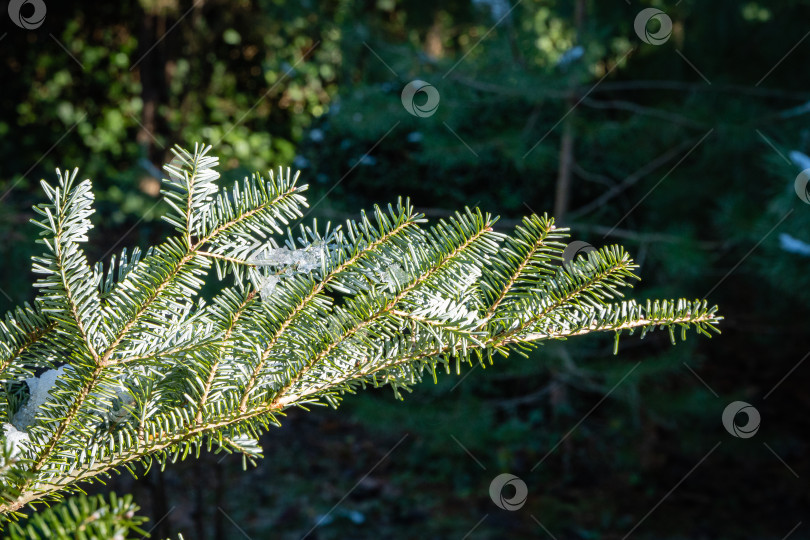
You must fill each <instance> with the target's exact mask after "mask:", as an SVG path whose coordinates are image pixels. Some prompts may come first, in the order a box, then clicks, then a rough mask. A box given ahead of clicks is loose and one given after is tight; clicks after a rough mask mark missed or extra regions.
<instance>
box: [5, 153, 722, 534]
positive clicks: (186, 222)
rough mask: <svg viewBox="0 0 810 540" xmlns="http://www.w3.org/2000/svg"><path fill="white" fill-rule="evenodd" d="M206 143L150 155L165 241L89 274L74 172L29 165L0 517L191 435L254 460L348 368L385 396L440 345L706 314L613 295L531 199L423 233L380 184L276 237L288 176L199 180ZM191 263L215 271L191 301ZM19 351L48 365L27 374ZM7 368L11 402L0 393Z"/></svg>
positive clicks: (606, 263)
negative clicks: (38, 232)
mask: <svg viewBox="0 0 810 540" xmlns="http://www.w3.org/2000/svg"><path fill="white" fill-rule="evenodd" d="M209 151H210V147H206V146H203V145H196V146H195V149H194V151H193V152H189V151H185V150H183V149H180V148H177V149H176V150H175V155H176V156H177V157H176V159H175V160H174V161H173V162H172V163H171V164H169V165H168V166H167V167H166V171H167V173H168V178H167V179H165V180H164V189H163V193H164V196H165V198H166V200H167V201H168V202H169V205H170V207H171V210H170V211H169V213H168V214H167V215H166V220H167V221H168V222H169V223H170V224H172V225H173V226H174V228H175V230H176V231H177V235H178V236H175V237H170V238H168V239H167V240H166V241H165V242H164V243H162V244H160V245H158V246H154V247H151V248H149V249H148V250H147V251H146V252H145V253H144V254H143V256H142V255H141V252H140V251H139V250H137V249H136V250H134V251H132V253H131V256H129V257H128V256H127V252H126V251H123V252H122V253H121V255H120V257H119V258H118V259H117V261H118V262H117V264H116V258H115V257H113V258H112V260H111V262H110V264H109V266H108V267H107V270H106V272H105V268H104V265H103V263H101V262H99V263H97V264H96V266H95V267H93V268H91V267H90V266H89V265H88V264H87V260H86V257H85V255H84V253H83V252H82V250H81V249H80V247H79V246H80V244H81V242H84V241H86V240H87V232H88V231H89V229H90V227H91V225H90V221H89V216H90V215H91V213H92V211H93V210H92V201H93V197H92V192H91V190H90V182H89V181H88V180H85V181H83V182H80V183H76V182H75V178H76V174H77V173H76V171H73V172H72V173H71V174H67V173H64V174H63V173H62V172H61V171H57V175H58V180H59V182H58V185H57V186H55V187H51V186H49V185H48V184H46V183H44V182H43V187H44V189H45V193H46V195H47V197H48V199H49V202H48V203H46V204H43V205H39V206H38V207H37V213H38V214H39V215H40V216H41V217H42V219H40V220H39V221H38V222H36V223H37V224H38V226H39V227H40V228H42V229H43V233H42V234H43V238H42V240H40V242H42V243H43V244H44V246H45V248H46V250H45V253H44V254H43V255H41V256H39V257H36V258H35V259H34V269H35V271H36V272H38V273H40V274H41V275H42V277H41V278H40V279H39V280H38V281H37V283H36V285H37V287H38V288H39V289H40V290H41V292H40V295H39V296H38V297H37V300H36V302H35V303H34V305H33V306H28V305H26V306H24V307H21V308H18V309H17V310H15V311H13V312H12V313H10V314H8V315H7V316H6V318H5V322H4V323H2V324H0V382H1V383H2V384H3V387H4V390H3V392H2V399H1V400H0V417H1V418H2V423H3V427H4V435H5V440H4V443H3V447H2V452H0V479H2V489H1V490H0V497H1V498H2V499H1V500H0V512H2V513H3V514H4V516H5V517H6V518H9V517H13V516H14V515H15V512H17V511H18V510H19V509H21V508H22V507H23V506H25V505H26V504H29V503H32V502H37V501H48V500H54V499H56V498H59V497H60V496H61V495H62V494H64V493H66V492H71V491H75V490H77V489H78V487H77V483H78V482H80V481H83V480H92V479H98V478H100V477H103V476H104V475H109V474H110V471H113V470H115V469H116V468H118V467H124V468H127V469H129V470H130V471H134V469H133V467H134V464H135V463H137V462H140V463H142V464H144V465H146V466H149V465H151V464H152V462H153V460H157V462H158V463H160V464H161V465H163V464H165V462H166V461H167V460H169V459H178V458H185V457H186V456H187V455H188V454H190V453H192V452H193V453H195V454H199V452H200V451H202V449H209V450H211V449H218V450H221V451H228V452H234V451H235V452H238V453H241V454H242V455H243V456H244V457H245V458H246V459H250V460H252V459H255V458H257V457H260V456H261V449H260V447H259V446H258V442H257V440H258V438H259V436H260V435H261V433H262V432H263V431H265V430H266V429H267V428H268V427H269V425H270V424H275V425H278V424H279V417H280V416H282V415H283V414H284V411H285V410H286V409H287V408H289V407H292V406H298V407H304V408H306V407H307V406H308V405H311V404H324V403H327V404H331V405H333V406H336V405H337V404H338V403H339V401H340V400H341V399H342V397H343V396H344V395H345V394H346V393H352V392H355V391H357V390H358V389H359V388H362V387H365V386H366V385H372V386H380V385H384V384H387V385H390V386H391V387H392V388H393V389H394V391H395V393H397V395H398V392H399V391H400V390H403V389H404V390H407V389H408V388H409V387H410V386H411V385H413V384H415V383H416V382H419V381H420V380H421V379H422V376H423V374H424V373H425V372H429V373H431V374H432V376H433V377H434V379H435V377H436V370H437V369H438V368H440V367H443V368H444V369H445V371H447V372H448V373H449V372H450V366H451V363H452V362H453V361H455V369H456V372H459V371H460V365H461V363H462V362H466V363H470V364H471V363H472V362H473V357H475V358H477V360H478V361H479V362H481V363H483V362H484V359H485V358H488V359H489V361H490V362H492V356H493V353H495V352H498V353H500V354H503V355H506V354H508V353H509V352H510V351H517V352H524V351H525V350H527V349H528V348H531V347H533V346H535V345H536V344H537V343H540V342H542V341H544V340H548V339H565V338H568V337H571V336H576V335H582V334H587V333H590V332H597V331H612V332H614V333H615V335H616V337H617V340H618V336H619V335H620V333H621V332H623V331H625V330H627V331H628V332H630V333H632V332H633V331H635V330H636V329H640V330H641V332H642V337H643V335H644V334H646V332H647V331H650V330H653V329H656V328H667V329H668V330H669V332H670V335H671V336H672V338H673V340H674V330H675V329H676V328H678V327H680V328H681V330H682V339H683V338H685V330H686V329H687V328H694V329H695V330H696V331H698V332H699V333H702V334H705V335H710V332H712V331H717V329H716V326H717V324H718V322H719V320H720V317H719V316H718V315H717V312H716V308H715V307H713V308H709V307H708V305H707V304H706V302H705V301H694V302H689V301H686V300H669V301H660V302H659V301H648V302H646V303H645V304H644V305H641V304H638V303H636V302H634V301H632V300H619V301H617V299H620V298H621V297H622V294H621V292H620V290H619V289H621V288H625V287H629V286H631V281H632V280H634V279H638V278H637V276H636V275H635V274H634V270H635V269H636V265H635V264H634V263H633V261H632V260H631V258H630V257H629V255H628V254H627V253H626V252H625V251H623V250H622V249H621V248H619V247H617V246H611V247H606V248H602V249H600V250H598V251H596V252H593V253H590V254H589V255H588V258H587V260H582V259H578V260H575V261H563V260H562V254H563V250H564V248H565V242H564V241H565V238H566V237H567V230H565V229H557V228H556V227H555V226H554V222H553V220H552V219H551V218H549V217H547V216H530V217H527V218H525V219H524V220H523V222H522V223H521V225H520V226H518V227H517V228H516V229H515V231H514V233H513V234H511V235H504V234H501V233H499V232H496V231H494V230H493V225H494V223H495V219H493V218H492V217H491V216H489V215H488V214H483V213H482V212H481V211H479V210H477V209H475V210H470V209H467V210H465V212H464V213H457V214H456V215H455V216H453V217H452V218H449V219H446V220H441V221H439V222H438V223H436V224H435V225H433V226H432V227H427V228H426V227H425V226H424V223H425V221H426V220H425V219H424V216H422V215H421V214H418V213H416V212H415V211H414V210H413V208H412V207H411V206H410V204H409V203H408V202H403V201H399V202H398V203H397V204H396V205H389V206H388V208H387V210H383V209H381V208H379V207H375V208H374V211H373V212H371V213H370V214H367V213H362V214H361V217H360V219H359V220H358V221H349V222H347V223H346V224H345V226H344V227H338V228H335V229H331V228H330V226H327V228H326V229H325V230H324V231H320V230H319V229H318V227H317V223H316V224H314V225H313V226H312V227H305V226H302V227H301V229H300V236H299V237H298V238H294V237H293V233H292V230H291V229H290V228H288V226H289V225H290V224H291V223H292V222H293V221H294V220H296V219H298V218H300V217H301V216H302V212H301V209H302V208H304V207H306V204H307V203H306V200H305V199H304V197H303V195H302V194H301V192H302V191H303V189H305V187H306V186H298V185H297V178H298V175H297V174H296V175H291V173H290V171H289V170H287V171H286V172H285V171H284V170H282V169H279V171H278V174H273V173H272V172H271V173H270V174H269V178H268V179H265V178H263V177H262V176H260V175H258V174H256V175H253V176H252V177H250V178H245V179H244V180H243V181H242V182H241V183H239V182H237V183H235V184H234V185H233V187H232V188H231V189H223V190H220V189H219V188H218V186H217V184H216V180H217V178H218V177H219V174H218V173H217V172H216V171H215V170H214V167H215V166H216V165H217V160H216V158H214V157H211V156H209V155H208V152H209ZM285 229H286V230H285ZM285 232H286V236H287V239H286V240H285V241H284V245H283V246H282V247H279V244H278V243H277V241H276V240H275V235H283V234H284V233H285ZM562 263H565V264H562ZM212 268H215V269H216V274H217V276H218V277H219V278H220V279H225V278H226V277H227V276H228V275H231V274H232V275H233V283H232V284H231V285H227V286H224V287H223V288H222V289H221V291H220V292H219V293H218V294H217V295H216V296H215V297H214V298H213V299H212V300H211V301H210V302H206V301H204V300H202V299H201V297H200V289H201V287H202V285H203V283H204V282H205V279H206V278H207V277H208V276H209V274H211V269H212ZM37 368H50V369H51V371H46V372H45V373H43V374H42V375H41V376H40V377H39V378H33V377H31V376H32V375H33V373H34V370H35V369H37ZM57 368H58V371H53V370H54V369H57ZM46 379H47V380H49V381H53V384H52V385H51V386H48V385H47V384H45V382H44V381H45V380H46ZM23 381H26V384H27V385H28V386H29V387H30V389H31V396H30V397H29V398H28V402H27V403H20V399H19V398H16V397H14V396H13V395H12V394H11V391H10V389H11V385H14V384H16V385H18V386H19V385H20V384H21V383H22V382H23ZM15 395H16V394H15ZM23 413H24V414H23Z"/></svg>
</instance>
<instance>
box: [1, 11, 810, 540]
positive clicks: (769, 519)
mask: <svg viewBox="0 0 810 540" xmlns="http://www.w3.org/2000/svg"><path fill="white" fill-rule="evenodd" d="M45 2H46V5H47V16H46V19H45V21H44V23H43V24H42V25H41V26H39V27H38V28H34V29H28V30H25V29H22V28H19V27H17V26H15V25H14V24H13V23H12V22H11V19H10V18H9V16H7V10H6V9H5V8H6V5H7V4H6V3H3V6H2V7H3V9H2V10H0V36H2V37H1V38H0V81H2V82H0V85H2V86H0V88H2V90H1V91H0V110H2V117H0V260H2V266H0V288H2V293H1V294H0V310H2V311H6V310H8V309H11V308H12V307H13V306H14V305H16V304H18V303H21V302H23V301H26V300H30V299H31V298H33V294H34V292H33V290H32V288H31V287H30V283H31V282H32V281H33V276H32V274H31V272H30V257H31V255H32V254H34V253H36V248H37V246H36V244H34V242H33V239H34V237H35V234H36V231H35V230H34V227H33V226H32V225H31V224H29V223H28V220H29V219H30V218H31V217H33V213H32V211H31V206H32V205H33V204H36V203H37V202H39V201H41V200H42V193H41V191H40V188H39V185H38V180H39V179H40V178H47V179H49V180H53V178H54V168H55V167H57V166H59V167H63V168H73V167H76V166H77V167H79V168H80V175H81V176H82V177H90V178H91V179H93V181H94V188H95V193H96V197H97V213H96V214H95V216H94V223H95V225H96V228H95V230H94V231H93V234H92V237H91V242H90V244H89V245H88V251H89V255H90V259H91V260H99V259H105V260H106V259H108V258H109V256H110V254H112V253H114V252H115V253H117V252H119V251H120V250H121V249H122V248H124V247H127V248H129V249H131V248H132V247H134V246H140V247H141V248H145V247H146V246H148V245H150V244H153V243H156V242H159V241H160V239H161V238H162V237H163V236H164V235H166V234H167V233H168V231H169V227H168V225H166V224H164V223H163V222H161V221H160V215H161V213H162V212H163V210H164V209H165V205H164V204H163V203H161V202H160V200H159V180H158V178H159V177H160V172H159V168H160V166H161V164H162V163H164V162H166V161H168V160H169V159H170V157H171V154H170V153H169V148H170V147H171V146H172V145H174V144H181V145H184V146H189V145H192V146H193V143H194V142H195V141H201V142H205V143H209V144H214V146H215V148H214V152H215V153H216V154H217V155H219V156H220V158H221V170H222V171H223V173H224V174H223V177H224V179H226V180H227V181H233V180H236V179H239V178H241V177H242V176H244V175H245V174H248V173H249V172H251V171H254V170H267V169H269V168H275V167H277V166H279V165H283V166H293V167H295V168H300V169H301V170H302V177H303V180H304V181H305V182H306V183H309V184H310V191H309V199H310V202H311V204H312V205H313V210H312V212H311V214H310V216H309V217H308V218H307V219H310V218H312V217H318V218H319V221H321V220H329V219H331V220H333V221H341V220H343V219H345V218H347V217H356V216H357V215H358V212H359V210H360V209H361V208H368V207H369V206H370V205H371V204H373V203H387V202H392V201H394V200H395V199H396V197H397V196H399V195H404V196H410V197H411V198H412V200H413V202H414V203H415V205H416V206H417V207H418V208H420V209H421V210H422V211H424V212H425V213H426V214H427V215H428V216H430V217H432V218H436V217H440V216H442V215H447V214H448V213H450V212H452V211H455V210H457V209H460V208H462V207H463V206H465V205H470V206H473V205H478V206H481V207H482V208H483V209H485V210H488V211H492V212H494V213H497V214H499V215H500V216H502V221H501V222H500V224H501V226H502V229H503V230H504V231H508V230H509V228H511V226H512V225H513V224H514V223H515V221H516V220H517V219H519V218H520V217H521V216H522V215H525V214H528V213H531V212H538V213H542V212H546V211H548V212H549V213H552V214H553V215H555V216H556V217H557V218H558V222H559V223H561V224H562V225H565V226H569V227H571V229H572V238H574V239H577V240H583V241H586V242H589V243H591V244H593V245H595V246H602V245H607V244H612V243H621V244H623V245H624V246H626V247H627V249H628V250H629V251H630V252H631V253H632V254H633V255H634V256H635V258H636V261H637V262H638V263H639V264H640V265H641V268H640V274H641V276H642V278H643V281H642V282H641V283H640V284H639V285H638V286H637V287H636V289H635V290H634V291H632V292H633V295H634V297H636V298H639V299H645V298H648V297H670V298H671V297H675V298H678V297H687V298H690V299H694V298H704V297H705V298H707V299H708V300H709V301H710V303H711V304H718V305H719V306H720V309H721V314H722V315H723V316H724V317H725V319H724V320H723V321H722V324H721V329H722V332H723V333H722V334H721V335H720V336H718V337H715V338H713V339H711V340H707V339H705V338H703V337H698V336H697V335H695V334H693V333H690V334H689V335H688V339H687V341H685V342H683V343H681V342H679V343H678V345H677V346H675V347H672V346H671V344H670V343H669V338H668V336H667V335H666V333H665V332H663V333H654V334H651V335H648V336H647V338H646V339H645V340H643V341H641V340H639V338H638V337H637V336H633V337H624V338H623V339H622V341H621V344H620V350H619V354H618V355H617V356H613V354H612V336H609V335H605V336H588V337H585V338H581V339H576V340H574V341H571V342H554V343H550V344H548V345H546V346H544V347H542V348H541V349H539V350H538V351H536V352H535V353H533V354H531V355H530V357H529V358H522V357H520V356H517V355H515V356H513V357H511V358H509V359H505V360H501V361H498V362H497V363H496V364H495V365H494V366H489V367H487V368H486V370H484V369H482V368H481V367H480V366H479V367H475V368H473V369H470V368H466V369H465V371H463V372H462V374H461V376H456V375H455V374H453V375H450V376H443V377H441V378H440V379H439V383H438V384H437V385H433V384H432V383H430V382H426V383H424V384H423V385H421V386H419V387H418V388H417V389H416V390H415V391H414V392H413V393H412V394H410V395H407V396H406V399H405V401H404V402H400V401H397V400H396V399H394V397H393V396H392V393H391V391H390V390H387V389H383V390H379V391H367V392H365V393H363V394H361V395H358V396H349V397H348V398H347V399H346V402H345V404H344V405H343V406H342V407H341V408H340V409H338V410H337V411H334V410H331V409H326V408H323V409H316V410H314V411H312V412H310V413H303V412H301V411H293V412H291V414H290V415H289V417H288V419H287V421H286V423H285V425H284V427H282V428H280V429H276V430H274V431H271V432H270V433H268V434H267V435H266V436H265V437H264V439H263V441H262V442H263V446H264V449H265V454H266V458H265V459H264V461H262V462H260V464H259V465H258V467H257V468H254V469H251V470H249V471H248V472H242V471H241V460H240V458H239V457H238V456H227V457H225V458H224V459H223V458H222V456H213V455H205V456H203V457H202V458H201V459H200V460H197V461H195V460H188V461H186V462H182V463H177V464H171V465H169V466H167V468H166V470H165V472H162V473H161V472H158V471H157V470H153V471H152V472H150V474H149V475H147V476H146V477H145V478H144V479H140V480H137V481H135V480H132V479H131V478H130V477H129V475H128V473H124V474H122V475H120V476H114V478H113V479H112V480H111V481H109V483H108V484H109V486H110V488H111V489H115V490H117V491H119V492H124V491H132V492H134V493H135V494H136V499H137V500H138V501H139V503H140V504H141V506H142V507H143V512H144V513H145V514H146V515H149V516H150V517H151V518H152V521H151V522H150V523H149V524H148V525H147V527H146V528H147V529H148V528H150V527H153V531H152V532H153V537H165V536H167V535H169V534H176V533H177V532H183V533H184V534H185V536H186V538H255V539H258V538H285V539H286V538H302V537H304V536H306V537H307V538H311V539H314V538H318V539H328V538H420V539H428V538H430V539H433V538H436V539H443V538H470V539H484V538H556V539H567V538H571V539H612V538H626V537H628V536H629V537H632V538H668V539H669V538H671V539H678V538H698V539H704V538H705V539H713V538H774V539H784V538H791V539H798V538H810V520H808V519H807V518H808V508H810V497H809V496H808V491H807V487H806V479H807V478H808V477H809V476H810V462H809V461H808V457H807V456H808V436H807V433H808V427H809V426H808V424H810V422H809V421H808V414H807V413H808V405H810V399H809V398H808V393H807V392H806V390H805V389H806V387H807V384H808V379H810V362H805V358H806V357H807V355H808V350H810V343H809V342H808V341H809V340H808V339H807V331H806V328H807V322H806V321H807V319H808V315H809V314H810V313H809V310H808V307H807V305H808V299H810V287H809V286H808V285H810V273H809V272H808V270H807V268H808V262H810V258H808V256H809V255H810V245H808V244H810V205H808V204H806V203H805V202H803V201H802V200H801V199H800V198H799V196H797V194H796V191H795V190H794V179H795V178H796V175H797V174H798V173H799V172H800V171H801V170H802V169H804V168H807V167H810V159H809V160H808V161H807V162H802V161H801V155H800V154H797V152H799V153H807V154H810V130H808V129H807V116H808V113H810V75H808V65H810V39H808V38H810V29H809V28H808V23H807V21H810V2H808V1H783V2H732V1H716V2H711V3H709V2H698V1H697V0H681V1H679V2H675V1H670V2H656V3H655V4H654V5H655V7H657V8H660V9H661V10H662V11H663V12H665V14H666V16H668V17H669V18H670V20H671V21H672V33H671V35H670V36H669V38H668V39H666V40H665V42H664V43H661V44H659V45H654V44H648V43H645V42H644V41H643V40H642V39H640V37H639V35H637V33H636V31H635V30H634V25H633V23H634V20H635V18H636V16H637V14H638V13H639V12H640V11H641V10H642V9H644V8H648V7H651V5H652V4H651V3H650V2H638V1H636V0H634V1H629V0H628V1H622V0H616V1H611V2H597V1H596V0H576V1H573V2H556V1H553V0H523V1H520V2H517V1H515V0H501V1H495V0H492V1H489V2H483V1H481V2H475V3H474V2H471V1H469V0H464V1H461V0H456V1H447V2H431V1H427V0H376V1H372V0H367V1H357V2H351V1H345V0H342V1H321V2H317V1H314V0H309V1H299V2H292V1H289V2H288V1H284V0H263V1H247V0H245V1H234V2H225V1H222V0H197V1H196V2H194V3H193V4H192V2H190V1H187V0H141V1H140V2H102V3H96V2H92V3H91V2H56V1H55V0H45ZM510 9H511V11H509V10H510ZM23 10H31V11H33V8H32V7H31V6H24V7H23ZM31 11H24V12H23V15H24V16H28V15H30V12H31ZM507 12H508V14H506V13H507ZM657 25H658V23H656V22H655V21H651V22H650V23H649V25H648V27H647V30H649V31H650V32H653V33H655V32H656V31H657V30H658V26H657ZM577 53H581V54H579V55H578V54H577ZM416 79H419V80H424V81H427V82H429V83H430V84H432V85H433V86H434V87H435V88H436V89H437V91H438V92H439V94H440V98H441V99H440V104H439V106H438V108H437V109H436V111H435V114H432V115H430V116H426V117H421V118H420V117H416V116H412V115H410V114H408V112H407V111H406V110H405V108H404V107H403V105H402V103H401V99H400V92H401V91H402V89H403V87H404V86H405V85H406V84H407V83H408V82H410V81H412V80H416ZM420 100H424V94H419V95H417V97H416V102H417V104H420V103H421V101H420ZM796 242H800V243H799V244H797V243H796ZM802 243H803V244H802ZM791 245H794V246H796V245H798V246H799V247H798V248H797V249H796V248H794V249H790V246H791ZM738 400H740V401H744V402H746V403H749V404H750V405H752V406H753V407H754V408H755V409H756V410H757V411H758V412H759V413H760V416H761V425H760V428H759V431H758V432H757V433H756V434H755V435H754V436H753V437H750V438H740V437H734V436H732V435H731V434H730V433H729V432H728V431H726V429H724V427H723V425H722V423H721V415H722V412H723V410H724V409H725V408H726V406H727V405H729V404H730V403H732V402H733V401H738ZM738 421H739V423H744V421H745V416H744V415H740V416H739V417H738ZM538 463H540V464H539V466H538ZM503 472H508V473H511V474H514V475H516V476H518V477H519V478H520V479H522V480H523V481H524V482H525V483H526V485H527V489H528V498H527V501H526V504H525V506H523V507H522V508H521V509H519V510H517V511H513V512H509V511H505V510H501V509H499V508H498V507H497V506H496V505H495V504H494V503H493V501H492V500H491V499H490V496H489V492H488V490H489V485H490V482H491V481H492V479H493V478H494V477H496V476H497V475H498V474H500V473H503ZM88 489H90V488H88ZM92 489H94V490H98V489H103V486H102V487H93V488H92ZM508 490H509V488H506V490H505V491H504V493H505V494H506V495H508V494H509V493H508ZM324 516H326V518H325V519H323V520H322V521H320V520H321V518H323V517H324ZM319 521H320V526H318V527H317V528H314V527H315V525H316V523H318V522H319ZM802 522H804V523H802ZM465 535H466V536H465Z"/></svg>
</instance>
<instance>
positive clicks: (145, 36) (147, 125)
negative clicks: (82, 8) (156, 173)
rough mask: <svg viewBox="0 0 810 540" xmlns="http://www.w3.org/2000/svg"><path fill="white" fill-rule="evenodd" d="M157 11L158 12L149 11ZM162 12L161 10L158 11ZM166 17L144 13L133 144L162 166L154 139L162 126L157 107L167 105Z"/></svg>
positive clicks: (139, 38)
mask: <svg viewBox="0 0 810 540" xmlns="http://www.w3.org/2000/svg"><path fill="white" fill-rule="evenodd" d="M152 9H153V10H155V11H157V10H158V9H160V8H152ZM161 11H162V10H161ZM165 33H166V15H165V13H164V12H161V13H158V12H155V13H149V12H148V11H147V12H145V13H144V16H143V19H142V23H141V28H140V32H139V35H138V59H140V63H139V64H138V66H137V69H138V73H139V75H140V80H141V99H142V101H143V112H142V114H141V125H140V127H139V129H138V134H137V137H136V140H137V141H138V143H139V144H140V146H141V148H143V155H144V156H145V157H146V158H147V159H149V160H150V161H151V162H152V163H162V162H163V158H164V156H163V152H162V150H161V149H159V148H157V147H156V145H155V137H156V135H157V134H159V133H162V132H163V130H164V128H165V122H162V121H161V119H160V116H159V113H160V106H161V105H164V104H166V103H167V102H168V94H169V93H168V88H167V85H166V45H167V44H166V40H165V39H163V37H164V35H165Z"/></svg>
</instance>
